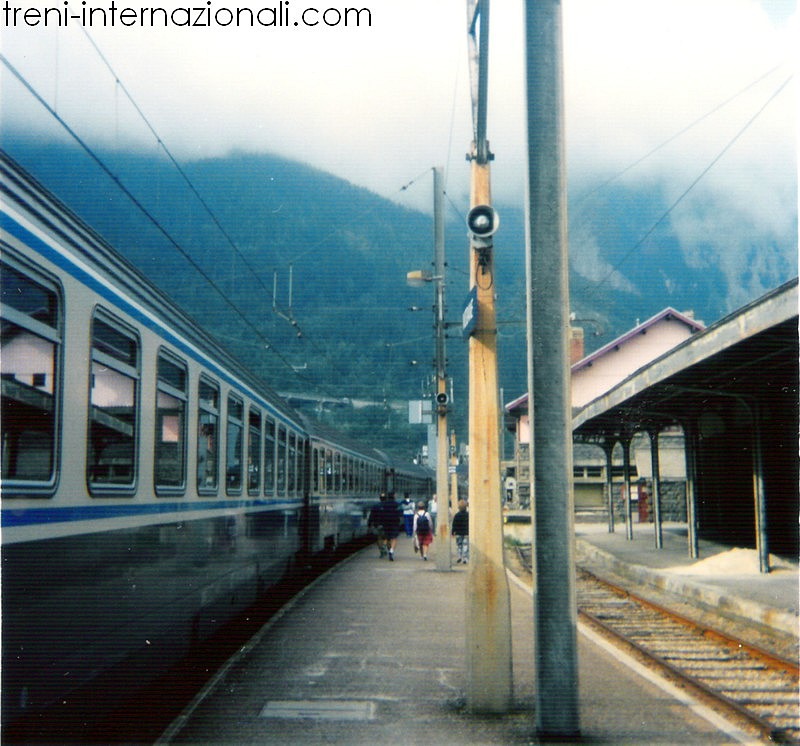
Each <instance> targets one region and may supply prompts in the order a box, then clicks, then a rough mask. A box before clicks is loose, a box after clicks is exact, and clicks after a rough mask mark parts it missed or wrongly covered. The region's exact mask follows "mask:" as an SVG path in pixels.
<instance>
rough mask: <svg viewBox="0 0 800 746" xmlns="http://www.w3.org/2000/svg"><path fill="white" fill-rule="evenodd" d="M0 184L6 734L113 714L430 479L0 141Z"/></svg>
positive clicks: (419, 494)
mask: <svg viewBox="0 0 800 746" xmlns="http://www.w3.org/2000/svg"><path fill="white" fill-rule="evenodd" d="M0 188H2V197H1V198H0V201H1V202H2V211H1V213H0V219H1V220H2V222H1V223H0V249H1V250H2V256H1V258H2V357H1V358H0V361H1V363H2V422H1V424H2V635H3V639H2V720H3V726H4V728H5V727H6V726H8V725H10V724H14V723H15V722H16V721H20V720H31V719H33V720H35V719H37V718H45V717H47V716H48V713H53V712H57V711H59V710H62V709H64V708H71V709H75V710H76V711H77V712H85V713H88V714H89V715H90V716H98V715H100V714H101V712H102V711H103V710H105V709H110V708H112V707H113V706H114V705H115V704H116V702H117V700H118V699H120V698H122V697H123V696H128V695H129V694H130V693H131V692H132V691H133V690H134V689H135V688H136V687H137V686H139V685H142V684H144V683H145V682H146V681H148V679H150V678H152V677H153V676H155V675H157V674H159V673H161V672H163V671H164V670H165V669H166V668H167V667H168V666H170V665H171V664H172V663H174V662H175V661H176V660H177V659H179V658H180V657H181V656H183V655H184V654H185V653H186V652H187V651H189V650H190V649H191V648H192V646H194V645H196V644H198V643H199V642H200V641H202V640H203V639H205V638H207V637H208V636H209V635H210V634H211V633H212V632H214V631H215V630H216V629H218V628H219V627H220V626H221V625H222V624H224V623H225V622H226V621H227V620H229V619H231V618H232V617H233V616H234V615H236V614H237V613H240V612H241V611H242V610H243V609H245V608H246V607H247V606H248V605H249V604H251V603H252V602H254V601H255V600H256V599H257V598H258V597H259V596H260V595H261V594H266V593H268V592H269V590H270V588H272V587H274V586H275V585H276V584H277V583H278V582H279V581H280V580H281V579H282V578H284V577H285V575H286V574H287V573H288V572H291V571H292V569H293V568H295V567H296V566H297V565H298V564H300V563H304V562H307V561H308V560H309V558H311V557H313V556H315V555H317V554H319V553H321V552H325V551H330V550H332V549H335V548H336V547H337V546H338V545H339V544H341V543H344V542H347V541H349V540H351V539H353V538H357V537H359V536H363V535H364V534H365V533H366V532H367V515H368V511H369V508H370V506H371V505H372V504H374V502H375V501H376V499H377V496H378V494H379V493H380V492H381V491H382V490H394V491H396V492H397V494H398V497H403V496H406V495H407V496H409V497H412V498H413V499H419V498H426V497H429V496H430V491H431V478H430V475H429V474H428V473H427V472H426V471H423V470H421V469H419V468H418V467H415V466H413V465H409V466H408V467H403V468H401V467H398V466H396V465H394V464H393V463H392V462H391V460H390V459H389V458H388V457H387V456H386V455H385V454H382V453H380V452H377V451H375V450H374V449H372V448H371V447H364V446H363V445H358V444H355V443H352V442H349V441H347V440H345V439H343V438H341V437H340V436H337V435H336V434H335V433H331V432H328V431H325V430H324V429H323V428H321V427H319V426H317V425H314V424H312V423H311V422H309V421H308V420H306V419H304V418H303V417H302V416H301V415H300V414H298V413H297V412H296V411H295V410H293V409H292V408H291V407H289V406H288V405H287V404H286V403H285V402H283V401H282V400H281V399H280V398H279V397H278V396H277V395H276V394H275V393H273V392H272V391H271V390H270V389H269V388H268V387H266V386H265V385H264V384H263V383H262V382H261V381H260V380H258V379H257V378H256V377H254V376H253V375H251V374H250V373H248V372H247V371H246V370H245V369H243V368H242V367H241V366H240V365H238V364H237V362H236V361H235V360H234V359H233V358H232V357H231V356H230V355H229V354H228V353H226V352H225V350H224V349H222V348H221V347H220V346H219V345H217V344H216V343H214V342H213V341H212V340H211V338H210V337H209V336H208V335H207V334H205V333H204V332H203V331H202V330H201V329H200V328H199V327H198V326H197V325H196V324H195V323H193V322H192V321H191V320H190V319H189V318H188V317H187V316H185V315H184V314H183V313H181V312H180V311H179V310H178V309H177V308H176V307H175V306H174V305H173V304H172V303H171V302H170V300H169V299H168V297H166V296H165V295H164V294H163V293H161V292H160V291H158V290H157V289H156V288H154V287H153V286H152V285H151V284H150V283H149V282H147V281H146V280H145V279H144V278H143V276H142V275H141V274H140V273H139V272H138V271H136V269H135V268H134V267H133V266H131V265H130V264H129V263H128V262H127V261H126V260H124V259H123V258H122V257H121V256H120V255H118V254H117V253H116V252H115V251H114V250H113V249H112V248H111V247H110V246H109V245H108V244H107V243H105V242H104V241H103V240H102V239H101V238H100V237H99V236H98V235H97V234H96V233H94V232H93V231H92V230H91V229H90V228H89V227H88V226H86V225H85V224H84V223H83V222H81V220H80V219H78V218H77V217H76V216H75V215H74V214H72V213H71V212H70V211H69V209H67V208H66V207H65V206H64V205H63V204H61V203H60V202H59V201H58V200H57V199H56V198H55V197H54V196H53V195H52V194H50V193H48V192H47V190H46V189H44V188H43V187H42V186H41V185H40V184H38V183H37V182H36V181H35V180H34V179H33V178H32V177H31V176H30V175H28V174H26V173H25V172H24V171H23V170H22V169H21V168H20V167H19V166H18V165H17V164H16V163H15V162H14V161H13V160H12V159H10V158H9V157H8V156H6V155H5V154H2V155H0ZM98 693H102V694H101V695H98Z"/></svg>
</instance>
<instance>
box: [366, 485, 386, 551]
mask: <svg viewBox="0 0 800 746" xmlns="http://www.w3.org/2000/svg"><path fill="white" fill-rule="evenodd" d="M385 504H386V493H385V492H381V497H380V502H377V503H375V504H374V505H373V506H372V509H371V510H370V512H369V520H368V521H367V526H368V527H369V528H371V529H373V530H374V531H375V535H376V537H377V538H376V543H377V545H378V557H380V558H383V557H385V556H386V548H387V547H386V532H385V531H384V529H383V514H384V505H385Z"/></svg>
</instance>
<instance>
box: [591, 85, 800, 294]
mask: <svg viewBox="0 0 800 746" xmlns="http://www.w3.org/2000/svg"><path fill="white" fill-rule="evenodd" d="M793 77H794V75H789V76H788V77H787V78H786V79H785V80H784V81H783V82H782V83H781V84H780V85H779V86H778V87H777V88H776V89H775V90H774V91H773V92H772V94H771V95H770V96H769V98H768V99H767V100H766V101H765V102H764V103H763V104H762V105H761V107H760V108H759V109H758V111H756V113H755V114H753V116H751V117H750V119H748V120H747V122H745V124H744V125H743V126H742V127H741V129H739V131H738V132H737V133H736V134H735V135H734V136H733V137H732V138H731V139H730V140H729V141H728V142H727V144H726V145H725V147H723V148H722V150H721V151H720V152H719V153H718V154H717V155H716V156H715V157H714V159H713V160H712V161H711V162H710V163H709V164H708V165H707V166H706V167H705V168H704V169H703V170H702V171H701V172H700V174H699V175H698V176H697V177H696V178H695V179H694V180H693V181H692V183H691V184H689V186H688V187H686V189H684V191H683V192H682V193H681V194H680V196H679V197H678V198H677V199H676V200H675V201H674V202H673V203H672V204H671V205H670V206H669V207H668V208H667V209H666V210H665V211H664V213H663V214H662V215H661V216H660V217H659V218H658V220H656V222H655V223H654V224H653V225H652V227H651V228H650V229H649V230H648V231H647V232H646V233H645V234H644V235H643V236H642V237H641V238H640V239H639V240H638V241H637V242H636V243H635V244H634V246H632V247H631V248H630V249H629V250H628V251H627V252H626V253H625V254H624V256H623V257H622V258H621V259H620V260H619V261H618V262H617V263H616V264H614V266H613V267H612V268H611V269H610V270H609V271H608V273H607V274H606V275H605V276H604V277H603V278H602V279H601V280H600V281H599V282H598V283H597V284H596V285H595V286H594V287H599V286H600V285H602V284H603V283H605V282H606V280H608V279H609V277H611V275H612V274H614V272H616V271H617V270H618V269H619V268H620V266H621V265H622V264H623V263H624V262H625V261H626V260H627V259H628V258H629V257H630V256H631V254H633V253H634V252H635V251H637V250H638V249H639V248H641V246H642V245H643V244H644V242H645V241H647V239H648V238H650V236H652V235H653V233H654V232H655V231H656V229H657V228H658V227H659V226H660V225H661V224H662V223H663V222H664V221H665V220H666V219H667V218H668V217H669V216H670V214H671V213H672V211H673V210H674V209H675V208H676V207H677V206H678V205H679V204H680V203H681V202H682V201H683V200H684V199H685V198H686V196H687V195H688V194H689V192H691V191H692V189H694V188H695V187H696V186H697V184H698V183H699V182H700V181H701V179H702V178H703V177H704V176H705V175H706V174H707V173H708V172H709V171H711V169H712V168H714V166H716V165H717V163H718V162H719V161H720V160H721V159H722V157H723V156H724V155H725V154H726V153H727V152H728V151H729V150H730V149H731V148H732V147H733V145H734V143H736V141H737V140H738V139H739V138H740V137H741V136H742V135H743V134H744V133H745V132H746V131H747V130H748V129H749V128H750V127H751V126H752V124H753V123H754V122H755V121H756V119H758V117H759V116H761V114H762V113H763V112H764V110H765V109H766V108H767V107H768V106H769V105H770V104H771V103H772V102H773V101H774V100H775V99H776V98H777V97H778V96H779V95H780V93H781V91H783V89H784V88H786V86H787V85H789V83H790V82H791V80H792V78H793ZM587 287H588V285H587Z"/></svg>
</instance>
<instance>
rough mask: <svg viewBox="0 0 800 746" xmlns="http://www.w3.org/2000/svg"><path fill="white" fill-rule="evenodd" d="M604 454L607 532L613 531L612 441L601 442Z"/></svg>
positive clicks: (611, 532)
mask: <svg viewBox="0 0 800 746" xmlns="http://www.w3.org/2000/svg"><path fill="white" fill-rule="evenodd" d="M603 452H604V453H605V455H606V494H607V496H608V533H610V534H613V533H614V441H606V442H605V443H604V444H603Z"/></svg>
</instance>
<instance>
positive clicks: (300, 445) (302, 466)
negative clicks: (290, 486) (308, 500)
mask: <svg viewBox="0 0 800 746" xmlns="http://www.w3.org/2000/svg"><path fill="white" fill-rule="evenodd" d="M307 447H308V445H307V441H305V440H303V438H301V437H300V436H298V438H297V491H298V493H299V495H300V496H301V497H302V496H303V495H304V494H305V491H306V482H307V479H308V473H307V467H308V464H307V463H306V448H307Z"/></svg>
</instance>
